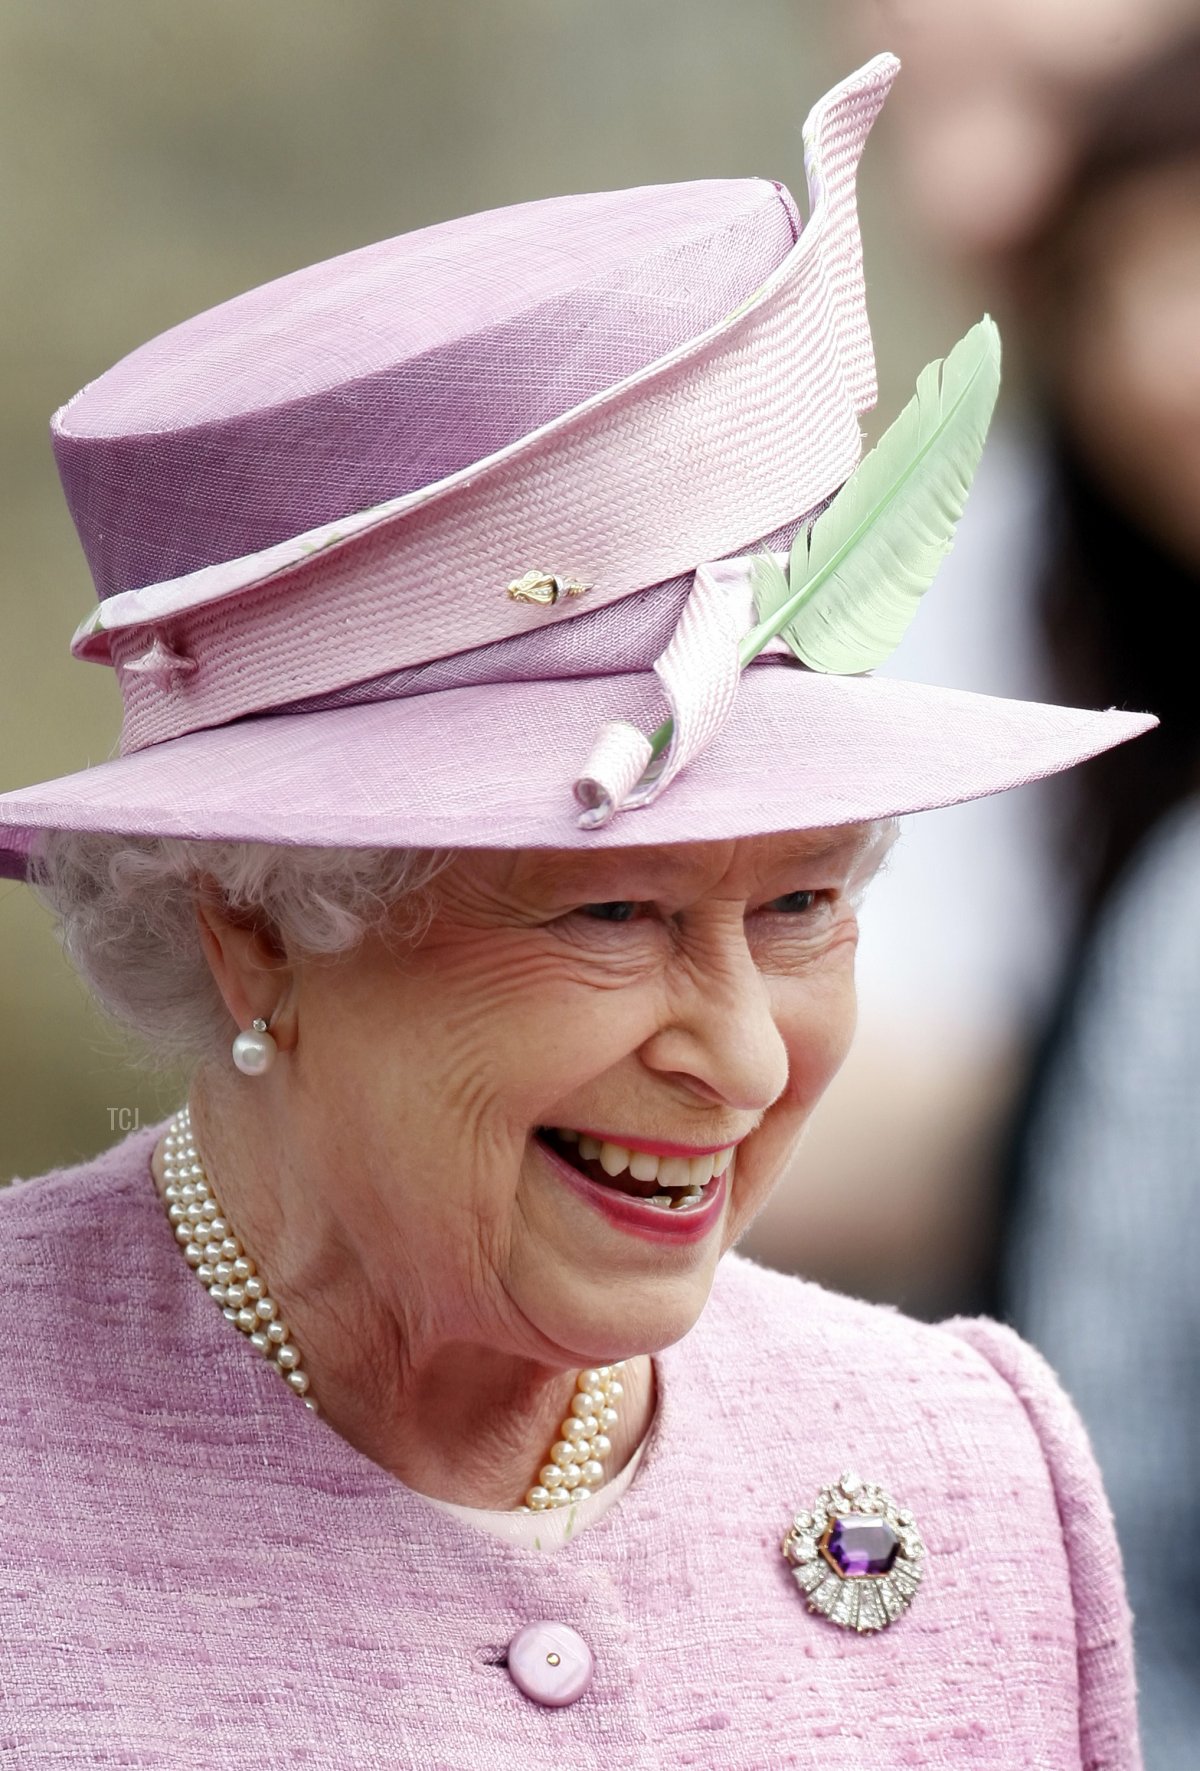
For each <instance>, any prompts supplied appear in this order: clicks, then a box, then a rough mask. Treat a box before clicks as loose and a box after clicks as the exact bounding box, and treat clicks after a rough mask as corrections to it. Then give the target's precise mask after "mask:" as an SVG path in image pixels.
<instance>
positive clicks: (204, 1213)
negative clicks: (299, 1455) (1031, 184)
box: [163, 1107, 625, 1513]
mask: <svg viewBox="0 0 1200 1771" xmlns="http://www.w3.org/2000/svg"><path fill="white" fill-rule="evenodd" d="M164 1154H165V1163H164V1178H165V1183H166V1184H165V1186H164V1187H163V1200H164V1202H165V1204H166V1207H167V1216H168V1218H170V1220H171V1223H172V1225H173V1226H174V1229H175V1240H176V1241H177V1242H178V1243H179V1245H180V1247H181V1248H182V1249H183V1258H184V1260H185V1261H186V1262H187V1264H188V1266H189V1267H191V1269H192V1271H193V1272H194V1273H195V1275H196V1277H197V1279H198V1280H199V1281H200V1283H201V1285H203V1286H204V1288H205V1290H206V1291H207V1292H208V1295H209V1297H210V1298H212V1300H213V1302H214V1303H216V1304H219V1305H220V1308H221V1312H222V1314H223V1315H224V1317H225V1320H226V1321H227V1322H232V1323H233V1324H234V1326H235V1327H237V1328H239V1329H241V1331H242V1333H243V1334H244V1335H246V1336H247V1338H248V1339H249V1341H250V1344H251V1346H252V1347H255V1348H256V1349H257V1350H258V1352H260V1353H261V1354H263V1356H264V1357H265V1358H266V1359H268V1360H269V1361H270V1362H271V1364H272V1365H274V1367H275V1369H276V1370H277V1371H278V1372H279V1374H280V1376H281V1377H282V1378H283V1379H284V1381H285V1382H286V1383H287V1385H288V1387H289V1388H290V1389H292V1390H294V1391H295V1393H296V1394H297V1395H298V1396H300V1397H301V1398H302V1399H303V1402H304V1406H305V1407H306V1408H309V1409H311V1410H313V1412H314V1413H315V1412H316V1407H317V1404H316V1401H315V1399H314V1398H313V1397H312V1396H310V1395H309V1394H308V1388H309V1381H308V1373H307V1372H306V1371H305V1370H304V1368H303V1366H302V1364H301V1361H300V1354H299V1352H298V1350H297V1348H296V1347H295V1345H294V1344H293V1342H292V1338H291V1333H290V1331H289V1329H288V1326H287V1324H286V1322H285V1321H284V1320H283V1317H282V1316H281V1314H280V1311H279V1306H278V1304H277V1303H276V1302H275V1299H274V1298H273V1297H272V1296H271V1294H270V1292H269V1291H268V1290H267V1286H266V1282H265V1280H264V1279H263V1277H262V1275H261V1274H260V1273H259V1272H258V1270H257V1268H256V1267H255V1264H254V1262H253V1260H252V1259H251V1258H250V1256H249V1255H248V1254H247V1253H246V1251H245V1249H244V1248H243V1247H242V1244H241V1242H240V1240H239V1239H238V1236H237V1234H236V1232H235V1231H234V1229H233V1226H232V1225H231V1224H230V1222H229V1219H228V1217H227V1216H226V1214H225V1211H224V1210H223V1209H222V1206H221V1203H220V1201H219V1200H218V1198H217V1196H216V1194H215V1193H214V1192H213V1188H212V1183H211V1181H210V1180H209V1178H208V1176H207V1175H206V1174H205V1172H204V1164H203V1162H202V1161H201V1160H200V1152H199V1150H198V1149H197V1147H196V1143H195V1140H194V1138H193V1136H192V1120H191V1114H190V1112H189V1110H188V1109H187V1108H186V1107H182V1108H181V1109H180V1110H179V1112H178V1113H176V1114H175V1116H174V1118H173V1119H172V1120H171V1122H170V1125H169V1127H168V1129H167V1134H166V1139H165V1142H164ZM624 1369H625V1368H624V1365H623V1364H621V1365H599V1366H593V1367H589V1368H588V1370H586V1371H581V1372H580V1373H579V1376H578V1377H577V1378H576V1380H575V1394H574V1396H573V1397H572V1398H571V1409H570V1413H569V1414H568V1415H567V1417H566V1419H565V1420H564V1421H563V1422H562V1424H561V1426H560V1427H559V1429H558V1433H559V1436H558V1438H557V1440H556V1441H555V1443H554V1444H553V1445H552V1446H551V1448H550V1455H549V1459H548V1461H547V1462H546V1463H545V1464H543V1466H542V1468H541V1470H540V1471H539V1472H538V1478H537V1481H536V1482H534V1483H533V1484H532V1486H531V1487H530V1488H529V1489H528V1490H527V1492H526V1495H525V1501H524V1505H523V1506H521V1507H520V1508H519V1509H518V1510H519V1511H520V1512H533V1513H543V1512H546V1511H548V1510H549V1509H551V1508H554V1507H564V1506H569V1505H571V1503H572V1502H573V1501H577V1500H586V1499H587V1497H588V1495H590V1494H591V1493H592V1492H593V1490H594V1489H595V1488H596V1487H597V1486H598V1485H599V1484H600V1483H601V1482H603V1480H604V1459H605V1458H606V1457H607V1456H608V1454H609V1452H610V1451H611V1450H612V1440H611V1437H610V1435H611V1433H612V1430H613V1428H614V1427H615V1426H616V1424H617V1403H618V1402H619V1401H620V1399H621V1396H622V1394H623V1385H622V1382H621V1375H622V1372H623V1371H624Z"/></svg>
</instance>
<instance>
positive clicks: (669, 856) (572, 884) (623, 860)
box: [525, 825, 879, 896]
mask: <svg viewBox="0 0 1200 1771" xmlns="http://www.w3.org/2000/svg"><path fill="white" fill-rule="evenodd" d="M789 834H792V833H789ZM794 834H795V836H796V837H797V838H800V839H804V840H797V841H796V842H795V843H794V844H789V845H787V846H781V847H780V848H779V849H778V851H777V852H776V853H775V855H774V856H773V857H772V861H771V865H772V868H773V869H779V868H787V867H790V866H797V865H803V866H811V865H820V864H821V863H822V862H824V861H827V860H829V859H830V858H831V857H833V856H837V855H841V854H845V855H846V856H847V858H848V859H851V860H854V859H858V858H860V857H862V856H864V855H866V854H867V853H868V852H869V851H870V850H871V849H872V848H873V847H874V846H875V844H876V842H877V841H878V840H879V832H878V830H877V829H876V828H875V827H873V826H870V825H868V826H862V825H846V826H844V827H841V828H834V829H831V830H815V831H797V832H795V833H794ZM704 846H708V845H707V844H706V843H705V842H704V841H703V839H701V840H699V841H697V842H695V843H664V844H663V845H662V846H661V847H658V848H656V847H654V846H652V845H649V844H647V845H646V846H645V847H640V846H639V847H632V848H628V849H603V850H600V851H593V852H591V853H584V854H578V855H575V854H572V855H571V856H570V858H569V859H568V860H566V861H564V860H563V858H562V851H561V850H556V851H551V852H547V851H534V853H533V855H532V857H531V864H530V866H529V871H528V872H527V873H526V875H525V880H526V883H527V884H528V885H530V886H532V887H534V888H535V889H537V888H539V887H541V888H543V889H544V888H546V887H552V888H553V889H554V890H555V891H558V892H561V893H562V894H563V895H564V896H578V895H579V893H581V892H596V891H600V892H603V891H604V890H605V889H606V887H607V883H608V881H612V882H613V883H614V885H615V884H616V883H617V881H619V882H620V884H621V887H622V889H623V890H624V891H625V892H626V893H629V892H631V891H634V890H636V889H637V888H638V887H639V886H640V885H641V884H642V882H643V881H644V882H645V887H646V889H647V891H648V892H649V890H650V887H651V886H652V885H653V884H657V885H659V886H661V885H662V884H663V883H664V881H665V882H667V883H670V882H671V881H672V880H676V879H680V878H686V877H687V876H688V875H689V874H690V873H691V872H692V871H693V868H694V863H693V861H692V860H691V857H690V855H689V850H693V849H698V848H701V847H704Z"/></svg>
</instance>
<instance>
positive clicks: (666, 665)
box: [575, 559, 755, 830]
mask: <svg viewBox="0 0 1200 1771" xmlns="http://www.w3.org/2000/svg"><path fill="white" fill-rule="evenodd" d="M751 564H752V562H751V561H750V560H748V559H731V560H717V561H712V562H710V563H709V564H707V565H703V566H699V567H697V569H696V578H695V583H694V584H693V586H692V590H691V593H690V595H689V596H688V600H687V602H686V603H685V604H684V607H683V613H682V614H681V615H680V617H679V622H678V624H677V626H676V628H675V632H674V633H673V634H672V636H671V642H670V644H669V645H668V647H667V649H666V651H665V652H663V653H662V655H661V656H660V657H659V658H657V659H656V660H655V663H654V672H655V675H656V676H657V677H658V680H659V682H660V683H661V684H662V686H663V691H664V693H665V695H666V698H667V703H668V705H669V707H670V710H671V717H672V719H673V721H674V730H673V732H672V735H671V740H670V743H669V744H668V745H667V747H666V749H665V750H664V751H663V752H662V753H661V755H659V756H658V757H655V758H654V759H653V760H651V745H650V740H649V739H648V738H647V737H646V735H645V733H644V732H641V731H639V730H638V728H637V727H636V726H632V725H630V724H629V723H628V721H626V720H609V721H607V722H606V723H605V724H604V725H603V726H602V727H601V728H600V732H599V734H598V736H597V738H596V742H595V744H594V746H593V748H592V753H591V755H590V756H589V758H588V761H587V765H586V767H585V769H584V771H583V773H582V775H580V777H579V779H578V780H577V781H576V783H575V797H576V799H578V801H579V803H580V805H581V806H583V808H584V810H583V812H582V813H581V815H580V819H579V822H580V825H581V826H582V828H583V829H585V830H598V829H600V828H601V827H602V826H603V825H605V824H607V823H609V821H610V820H611V819H612V818H614V817H615V816H616V814H617V813H618V812H622V811H633V810H635V809H636V808H637V807H639V806H648V805H650V804H652V802H653V801H654V800H656V799H657V798H658V796H659V794H660V793H662V792H663V791H664V790H665V789H666V788H667V787H669V786H670V784H671V782H672V781H673V780H674V779H675V777H676V775H677V774H678V773H679V771H680V770H681V769H684V768H686V767H687V765H688V763H690V762H691V761H692V759H693V758H694V757H696V756H698V755H699V754H700V752H701V751H702V750H703V749H705V747H706V746H707V745H709V744H711V742H712V740H713V739H714V738H715V737H716V735H717V733H718V732H719V731H720V730H721V728H722V726H723V725H724V724H725V722H726V720H727V719H728V718H729V716H730V714H731V713H732V712H733V707H734V702H735V701H736V699H737V689H738V682H739V680H740V678H741V674H742V673H741V664H740V662H739V658H738V643H739V641H740V640H741V639H742V637H743V636H744V635H745V634H746V633H748V632H749V630H750V628H751V626H752V625H753V623H754V619H755V611H754V593H753V589H752V585H751V576H750V574H751Z"/></svg>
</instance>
